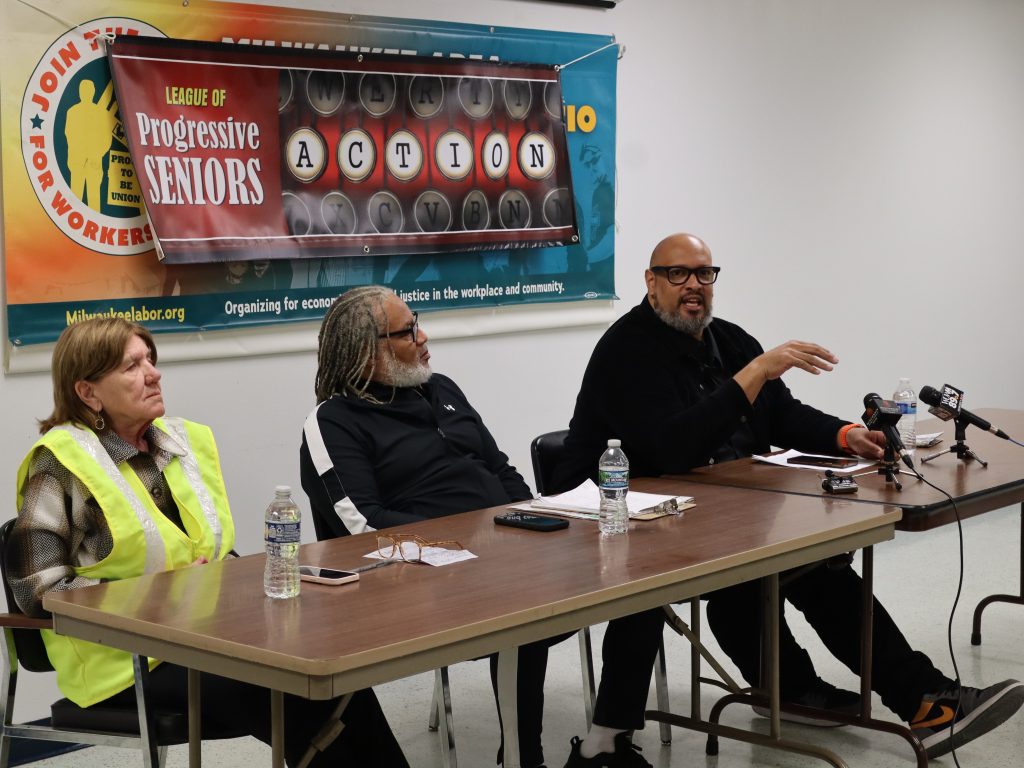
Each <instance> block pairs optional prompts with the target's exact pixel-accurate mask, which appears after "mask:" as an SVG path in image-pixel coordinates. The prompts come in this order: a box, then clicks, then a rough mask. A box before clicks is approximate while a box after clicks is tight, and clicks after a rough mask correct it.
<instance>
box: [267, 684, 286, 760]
mask: <svg viewBox="0 0 1024 768" xmlns="http://www.w3.org/2000/svg"><path fill="white" fill-rule="evenodd" d="M270 765H271V768H284V694H283V693H281V691H271V692H270Z"/></svg>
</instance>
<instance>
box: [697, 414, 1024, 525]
mask: <svg viewBox="0 0 1024 768" xmlns="http://www.w3.org/2000/svg"><path fill="white" fill-rule="evenodd" d="M976 413H977V414H978V415H979V416H981V417H983V418H985V419H988V420H989V421H991V422H992V423H993V424H994V425H996V426H997V427H1000V428H1001V429H1003V431H1005V432H1007V433H1008V434H1009V435H1011V436H1012V437H1014V438H1015V439H1017V440H1024V412H1022V411H1014V410H1002V409H997V408H982V409H980V410H978V411H976ZM953 429H954V426H953V423H952V422H944V421H939V420H938V419H934V418H927V419H921V420H919V421H918V423H917V432H918V434H928V433H932V432H940V431H941V432H942V433H943V437H942V442H941V443H939V444H938V445H935V446H933V447H931V448H918V449H917V452H916V453H915V454H914V464H915V466H916V467H917V469H918V471H919V472H920V473H921V475H922V476H923V477H924V478H925V479H927V480H928V481H929V482H931V483H934V484H935V485H936V486H938V487H939V488H942V489H943V490H945V491H946V492H947V493H949V494H950V495H951V496H953V498H954V499H956V503H957V508H958V510H959V512H960V517H961V518H965V517H973V516H974V515H979V514H982V513H983V512H989V511H991V510H994V509H1000V508H1002V507H1006V506H1009V505H1011V504H1016V503H1020V502H1024V448H1021V447H1020V446H1018V445H1014V444H1013V443H1011V442H1009V441H1007V440H1002V439H1000V438H998V437H996V436H995V435H992V434H989V433H988V432H983V431H981V430H980V429H978V428H977V427H968V429H967V433H966V439H965V442H966V443H967V445H968V446H970V447H971V448H972V449H973V450H974V451H975V452H977V454H978V455H979V456H981V458H982V459H984V460H985V461H987V462H988V467H987V468H986V467H982V466H981V465H980V464H978V463H977V462H975V461H967V462H965V461H961V460H960V459H958V458H957V457H956V456H955V455H953V454H951V453H950V454H946V455H944V456H941V457H940V458H937V459H934V460H933V461H930V462H928V463H927V464H922V463H921V458H922V457H925V456H929V455H931V454H933V453H936V452H938V451H942V450H946V449H948V448H949V446H951V445H953V444H954V442H955V440H954V438H953ZM823 472H824V471H823V470H822V471H820V472H814V471H811V470H806V469H790V468H787V467H779V466H775V465H772V464H765V463H764V462H760V461H755V460H754V459H738V460H736V461H728V462H723V463H721V464H715V465H712V466H707V467H700V468H698V469H695V470H693V471H692V472H689V473H687V474H686V475H681V476H680V477H681V478H685V479H686V480H689V481H692V482H696V483H710V484H713V485H725V486H732V487H736V488H748V489H757V490H762V491H774V492H779V493H787V494H800V495H805V496H816V497H825V498H827V497H830V495H829V494H827V493H826V492H825V491H824V490H822V487H821V480H822V477H823V476H824V475H823ZM899 478H900V482H901V483H902V484H903V490H902V491H897V490H896V488H895V487H894V486H893V485H892V484H891V483H888V482H886V479H885V477H883V476H882V475H879V474H877V472H876V470H875V469H874V468H872V469H871V470H869V471H868V472H867V473H866V474H862V473H858V474H857V475H856V479H857V484H858V486H859V489H858V491H857V492H856V493H851V494H848V495H847V498H849V499H850V500H852V501H859V502H868V503H874V504H891V505H897V506H899V507H901V508H902V509H903V520H902V521H901V522H900V523H899V525H897V526H896V527H897V529H898V530H904V531H922V530H928V529H930V528H935V527H937V526H940V525H945V524H947V523H951V522H953V521H954V520H955V519H956V518H955V515H954V513H953V509H952V507H951V505H950V503H949V500H948V499H947V498H946V497H945V496H944V495H943V494H942V493H941V492H939V491H937V490H936V489H934V488H932V487H930V486H928V485H927V484H926V483H924V482H922V481H921V480H919V479H918V478H916V477H915V476H914V475H912V474H910V473H909V470H907V468H906V467H904V468H903V471H902V472H901V473H900V476H899Z"/></svg>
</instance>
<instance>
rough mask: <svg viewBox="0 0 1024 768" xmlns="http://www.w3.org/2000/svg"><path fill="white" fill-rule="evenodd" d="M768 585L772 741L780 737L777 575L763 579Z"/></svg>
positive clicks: (769, 703) (770, 728) (767, 624)
mask: <svg viewBox="0 0 1024 768" xmlns="http://www.w3.org/2000/svg"><path fill="white" fill-rule="evenodd" d="M765 582H766V583H767V585H768V621H767V622H766V625H765V626H766V628H767V630H768V709H769V712H770V713H771V719H770V727H769V732H770V734H771V737H772V739H774V740H778V739H779V738H780V736H781V731H782V729H781V726H780V723H779V721H780V718H779V624H780V623H781V622H780V616H779V614H780V613H781V612H782V611H781V610H780V609H781V607H782V606H780V605H779V574H777V573H773V574H772V575H771V576H769V577H767V578H766V579H765Z"/></svg>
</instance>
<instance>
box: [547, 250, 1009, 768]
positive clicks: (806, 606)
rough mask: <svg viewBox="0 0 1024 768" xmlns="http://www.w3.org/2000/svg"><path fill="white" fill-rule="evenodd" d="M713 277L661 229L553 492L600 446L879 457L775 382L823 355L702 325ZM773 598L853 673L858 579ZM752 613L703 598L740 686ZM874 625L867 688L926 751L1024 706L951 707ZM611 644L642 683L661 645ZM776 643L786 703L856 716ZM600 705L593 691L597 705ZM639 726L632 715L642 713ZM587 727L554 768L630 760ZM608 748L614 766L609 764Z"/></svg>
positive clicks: (710, 322)
mask: <svg viewBox="0 0 1024 768" xmlns="http://www.w3.org/2000/svg"><path fill="white" fill-rule="evenodd" d="M719 272H720V268H719V267H716V266H714V265H713V264H712V260H711V252H710V250H709V249H708V247H707V245H705V244H704V242H703V241H702V240H701V239H700V238H697V237H694V236H693V235H687V234H676V235H671V236H669V237H667V238H665V239H664V240H662V241H661V242H660V243H659V244H658V245H657V247H656V248H655V249H654V252H653V253H652V255H651V260H650V266H649V268H648V269H647V271H646V272H645V275H644V277H645V280H646V283H647V295H646V296H645V297H644V299H643V301H642V302H640V304H639V305H638V306H636V307H634V308H633V309H632V310H631V311H630V312H628V313H627V314H626V315H625V316H623V317H622V318H620V319H619V320H618V321H617V322H616V323H615V324H613V325H612V327H611V328H609V330H608V331H607V332H606V333H605V334H604V336H603V337H602V338H601V340H600V341H599V342H598V343H597V346H596V347H595V349H594V353H593V355H592V357H591V359H590V362H589V364H588V366H587V370H586V373H585V374H584V377H583V384H582V386H581V388H580V393H579V396H578V398H577V400H576V410H575V413H574V415H573V418H572V421H571V422H570V425H569V436H568V438H567V440H566V454H567V455H566V458H565V461H564V462H563V463H562V465H561V466H560V471H559V472H558V473H556V477H555V486H556V490H563V489H567V488H572V487H575V486H576V485H578V484H579V483H580V482H581V481H583V480H584V479H586V478H587V477H592V476H593V475H594V474H595V471H596V469H597V463H598V457H599V456H600V455H601V452H602V451H603V450H604V447H605V445H606V444H607V440H608V438H619V439H620V440H621V441H622V448H623V450H624V451H625V453H626V455H627V456H629V460H630V470H631V474H632V475H633V476H634V477H656V476H658V475H665V474H679V473H683V472H686V471H688V470H690V469H692V468H693V467H697V466H701V465H704V464H708V463H713V462H716V461H726V460H729V459H736V458H741V457H744V456H749V455H751V454H752V453H763V452H765V451H767V450H768V449H769V448H770V447H771V446H772V445H777V446H781V447H786V448H797V449H799V450H802V451H805V452H807V453H816V454H821V453H825V454H841V453H844V452H845V453H849V454H856V455H859V456H863V457H865V458H869V459H880V458H882V454H883V446H884V445H885V438H884V437H883V436H882V434H881V433H880V432H876V431H869V430H867V429H864V428H863V427H860V426H859V425H855V424H849V423H847V422H845V421H842V420H840V419H837V418H836V417H834V416H830V415H828V414H825V413H822V412H821V411H819V410H817V409H815V408H812V407H811V406H809V405H805V404H803V403H801V402H800V401H799V400H797V399H795V398H794V397H793V396H792V395H791V394H790V391H789V389H788V388H787V387H786V385H785V384H783V382H782V380H781V378H780V377H781V376H782V375H783V374H784V373H786V372H787V371H789V370H791V369H794V368H799V369H802V370H804V371H807V372H808V373H812V374H815V375H817V374H820V373H821V372H823V371H831V370H832V367H833V366H834V365H835V364H836V363H837V362H838V359H837V358H836V357H835V355H833V354H832V353H831V352H830V351H829V350H827V349H825V348H824V347H822V346H820V345H818V344H813V343H810V342H805V341H788V342H786V343H785V344H782V345H781V346H778V347H775V348H774V349H769V350H768V351H764V349H763V348H762V347H761V345H760V344H758V342H757V340H756V339H754V338H753V337H752V336H750V335H749V334H748V333H746V332H745V331H744V330H743V329H742V328H740V327H739V326H738V325H735V324H733V323H729V322H727V321H725V320H721V319H718V318H714V319H712V298H713V295H714V285H715V282H716V280H717V279H718V276H719ZM782 594H783V597H784V598H785V599H788V600H789V601H790V602H791V603H792V604H793V605H795V606H796V607H797V608H798V609H799V610H801V611H802V612H803V613H804V615H805V616H806V618H807V620H808V622H809V623H810V625H811V626H812V627H813V628H814V629H815V630H816V631H817V632H818V633H819V634H820V636H821V638H822V640H823V641H824V643H825V645H826V646H827V647H828V649H829V650H830V651H831V652H832V653H833V654H834V655H835V656H836V657H837V658H838V659H839V660H840V661H842V662H843V663H844V664H846V666H848V667H849V668H850V669H851V670H853V671H854V672H857V671H858V670H859V667H860V644H859V638H860V615H861V613H860V611H861V602H860V601H861V579H860V576H858V575H857V573H856V572H855V571H854V570H853V568H852V567H850V565H849V564H848V563H829V564H828V565H827V566H823V567H820V568H817V569H814V570H812V571H810V572H807V573H806V574H804V575H801V576H797V577H795V578H792V579H790V580H789V581H788V582H787V583H786V586H785V588H784V590H783V593H782ZM759 605H760V589H759V587H758V584H757V583H756V582H748V583H746V584H740V585H738V586H735V587H730V588H727V589H723V590H719V591H717V592H714V593H712V594H711V595H709V596H708V606H707V615H708V624H709V625H710V627H711V630H712V631H713V632H714V634H715V637H716V638H717V639H718V642H719V643H720V645H721V646H722V649H723V650H724V651H725V652H726V653H727V654H728V655H729V656H730V658H731V659H732V660H733V662H734V663H735V664H736V666H737V667H739V669H740V672H741V673H742V674H743V676H744V677H745V678H746V679H747V681H748V682H749V683H752V684H756V683H757V682H758V678H759V673H760V641H759V633H758V625H759ZM874 617H875V632H874V638H875V640H874V650H875V653H874V663H873V667H872V669H873V677H872V681H873V685H874V689H875V690H876V691H877V692H878V693H879V694H880V695H881V697H882V702H883V703H884V704H885V705H886V706H887V707H889V708H890V709H892V710H893V711H894V712H896V713H897V714H898V715H899V716H900V717H901V718H902V719H903V720H905V721H907V722H909V723H910V727H911V729H912V730H913V731H914V732H915V733H916V734H917V735H918V737H919V738H920V739H921V741H922V743H923V745H924V747H925V749H926V750H927V752H928V755H929V757H935V756H937V755H941V754H945V753H946V752H948V751H950V748H951V740H952V737H951V729H950V721H952V720H955V721H956V722H955V724H954V725H953V729H952V730H953V731H955V732H956V733H957V736H956V737H955V738H956V739H957V744H958V745H959V744H961V743H964V742H966V741H969V740H971V739H973V738H975V737H977V736H979V735H981V734H982V733H985V732H986V731H988V730H990V729H991V728H994V727H995V726H997V725H999V724H1000V723H1002V722H1003V721H1004V720H1006V718H1008V717H1010V716H1011V715H1012V714H1013V713H1014V712H1016V711H1017V709H1018V708H1019V707H1020V706H1021V704H1022V703H1024V687H1022V686H1021V684H1019V683H1017V682H1016V681H1013V680H1008V681H1004V682H1003V683H998V684H996V685H993V686H990V687H988V688H985V689H983V690H979V689H977V688H967V687H966V686H965V687H963V689H962V690H963V697H962V699H961V700H960V709H959V710H958V709H957V703H958V696H957V694H958V690H957V686H956V684H955V683H954V681H953V680H951V679H949V678H948V677H946V676H945V675H943V674H942V673H941V672H940V671H939V670H937V669H936V668H935V667H934V665H933V664H932V663H931V661H930V660H929V659H928V657H927V656H925V655H924V654H923V653H920V652H918V651H914V650H913V649H911V647H910V645H909V644H908V643H907V641H906V639H905V638H904V637H903V635H902V633H901V632H900V630H899V629H898V628H897V626H896V624H895V623H894V622H893V620H892V618H891V617H890V616H889V614H888V613H887V612H886V611H885V609H884V608H882V606H881V605H880V604H879V603H878V601H877V600H876V601H875V607H874ZM623 621H624V622H625V623H628V620H623ZM608 637H609V636H608V635H606V639H605V651H604V658H605V659H606V660H608V659H611V660H616V663H618V664H619V665H630V664H632V665H633V676H634V678H635V679H638V680H649V679H650V674H651V670H652V667H653V659H654V655H655V652H656V648H657V642H658V636H657V635H655V636H653V637H652V636H650V633H649V632H648V633H642V632H640V631H638V632H636V633H633V635H632V636H629V635H628V634H627V635H625V637H627V638H628V640H627V641H626V644H625V647H623V648H621V649H612V650H611V651H609V648H608V647H607V644H608V642H609V640H608ZM780 646H781V647H780V663H781V673H782V677H781V686H782V690H781V696H782V700H783V702H788V703H794V704H802V705H804V706H808V707H816V708H825V709H834V710H840V711H844V712H847V713H849V714H855V713H856V712H857V711H859V696H858V695H857V694H855V693H852V692H849V691H842V690H839V689H837V688H835V687H834V686H832V685H830V684H829V683H827V682H825V681H823V680H822V679H821V678H819V677H818V675H817V673H816V672H815V669H814V665H813V664H812V662H811V658H810V656H809V655H808V654H807V652H806V651H805V650H804V649H803V648H801V647H800V646H799V645H798V644H797V642H796V639H795V638H794V637H793V635H792V633H791V632H790V630H789V628H788V626H787V625H786V624H785V621H783V623H782V627H781V632H780ZM607 664H608V663H607V662H606V667H607ZM603 674H606V672H605V673H603ZM602 676H603V675H602ZM600 701H601V692H600V691H599V693H598V705H597V706H598V711H600ZM637 717H638V719H639V720H640V721H642V718H643V713H642V712H639V713H638V715H637ZM594 723H595V727H594V728H592V729H591V732H590V733H589V734H588V736H587V738H586V739H585V740H583V741H582V742H580V741H579V740H574V744H573V752H572V756H571V758H570V760H569V763H568V764H567V766H566V768H582V767H584V766H586V767H591V766H593V767H595V768H596V766H601V768H616V767H617V766H620V765H623V766H625V765H628V766H633V765H640V764H639V763H636V762H635V761H633V762H629V760H633V756H632V755H630V754H628V753H626V752H624V751H623V749H622V748H624V746H625V744H623V743H620V742H621V740H622V737H620V736H619V735H618V734H617V733H614V732H610V731H609V729H608V728H602V727H601V726H602V725H603V724H602V721H601V719H600V718H599V716H598V715H597V714H595V716H594ZM814 724H818V725H824V724H826V723H824V722H821V721H818V722H816V723H814ZM620 753H621V755H622V758H623V759H622V760H617V759H616V758H617V757H618V756H619V755H620Z"/></svg>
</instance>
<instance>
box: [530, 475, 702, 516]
mask: <svg viewBox="0 0 1024 768" xmlns="http://www.w3.org/2000/svg"><path fill="white" fill-rule="evenodd" d="M692 506H694V504H693V497H692V496H662V495H659V494H656V493H641V492H639V491H630V492H629V493H627V494H626V508H627V509H628V510H629V516H630V518H632V519H639V520H644V519H652V518H655V517H663V516H664V515H677V514H682V512H683V510H686V509H689V508H690V507H692ZM515 507H516V508H517V509H528V510H530V511H533V512H552V513H554V514H556V515H562V516H563V517H579V518H584V519H587V520H597V518H598V517H599V516H600V510H601V491H600V490H599V489H598V487H597V485H595V484H594V481H593V480H586V481H585V482H584V483H583V484H582V485H580V486H579V487H578V488H574V489H573V490H571V491H567V492H566V493H560V494H558V495H557V496H541V497H540V498H537V499H534V500H533V501H531V502H529V503H527V504H517V505H515Z"/></svg>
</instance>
